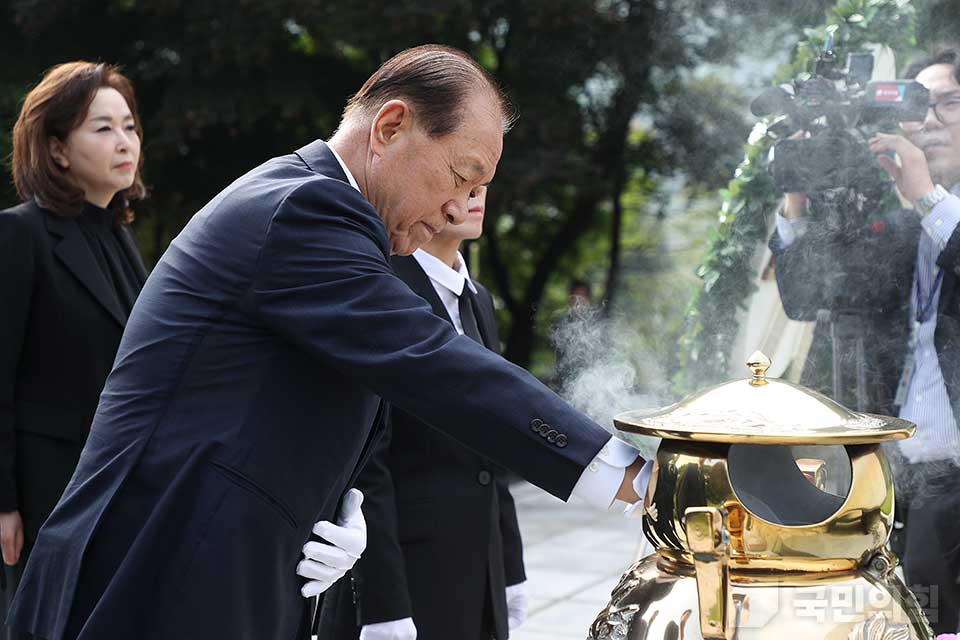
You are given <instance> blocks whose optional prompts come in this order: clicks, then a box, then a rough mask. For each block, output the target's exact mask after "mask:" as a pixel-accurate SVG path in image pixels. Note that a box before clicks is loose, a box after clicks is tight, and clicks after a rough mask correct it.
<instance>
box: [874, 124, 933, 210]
mask: <svg viewBox="0 0 960 640" xmlns="http://www.w3.org/2000/svg"><path fill="white" fill-rule="evenodd" d="M870 151H872V152H874V153H877V154H881V155H878V156H877V161H878V162H879V163H880V166H881V167H883V169H884V170H885V171H886V172H887V173H889V174H890V177H891V178H893V179H894V180H895V181H896V182H897V188H898V189H899V190H900V193H902V194H903V197H904V198H907V199H908V200H910V202H916V201H917V200H919V199H920V198H922V197H923V196H925V195H927V194H928V193H930V192H931V191H933V190H934V188H935V185H934V184H933V178H931V177H930V168H929V167H928V166H927V157H926V156H925V155H924V154H923V150H922V149H921V148H920V147H918V146H916V145H915V144H913V143H912V142H910V141H909V140H907V139H906V138H904V137H903V136H899V135H895V134H889V133H878V134H877V135H875V136H874V137H873V138H871V139H870ZM885 151H893V152H895V153H896V154H897V155H898V156H899V157H900V165H899V166H898V165H897V163H896V161H895V160H894V159H893V158H891V157H890V156H888V155H883V152H885Z"/></svg>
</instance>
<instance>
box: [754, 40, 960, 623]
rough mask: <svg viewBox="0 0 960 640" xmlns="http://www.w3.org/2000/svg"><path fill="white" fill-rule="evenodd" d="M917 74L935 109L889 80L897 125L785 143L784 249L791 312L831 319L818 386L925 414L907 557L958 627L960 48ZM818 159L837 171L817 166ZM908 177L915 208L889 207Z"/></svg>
mask: <svg viewBox="0 0 960 640" xmlns="http://www.w3.org/2000/svg"><path fill="white" fill-rule="evenodd" d="M822 60H823V59H822ZM849 70H850V68H848V70H847V73H848V74H849ZM818 71H819V69H818ZM827 71H828V72H829V68H827ZM818 75H819V74H818ZM904 77H905V78H908V79H915V80H916V81H917V82H918V83H919V84H920V85H922V86H923V87H925V88H926V89H927V90H929V98H926V99H925V100H924V102H926V104H922V103H921V109H920V111H921V115H917V116H912V115H909V113H908V111H909V105H910V103H912V102H913V101H915V100H916V99H918V98H917V96H922V95H923V92H919V93H918V89H917V86H916V85H911V84H909V83H907V82H903V81H896V82H891V83H886V84H887V85H888V86H889V87H894V86H896V87H898V95H899V96H900V98H901V100H900V105H901V106H898V107H894V108H891V109H888V110H887V113H888V115H889V114H891V113H894V112H896V110H898V109H901V108H902V109H903V111H902V112H901V113H900V116H899V120H900V122H899V127H898V128H897V130H890V129H889V128H886V130H885V127H884V126H883V123H881V122H879V121H877V122H875V123H874V125H875V127H874V130H873V131H871V132H870V135H869V137H867V138H866V139H864V140H862V141H859V140H857V138H858V135H859V134H862V133H863V132H864V130H865V129H864V128H863V127H858V126H857V125H858V124H863V121H862V120H861V121H860V122H859V123H856V122H855V123H852V124H853V126H852V127H850V126H848V125H850V124H851V123H850V122H844V123H842V125H841V126H837V125H836V123H834V124H833V126H830V125H827V126H823V125H822V122H823V121H824V120H830V114H829V113H828V114H825V116H824V117H822V118H820V119H819V120H813V121H811V122H809V123H803V122H800V121H798V120H801V119H797V118H794V119H792V120H793V123H794V124H795V125H799V126H796V128H795V131H800V132H809V133H799V134H795V135H794V136H793V139H791V140H788V141H785V143H786V144H784V143H781V144H783V146H782V147H781V146H780V145H778V148H777V149H776V157H775V160H774V175H775V178H776V179H777V182H778V185H779V186H780V187H781V190H782V191H784V192H785V197H784V202H783V207H782V210H781V211H780V212H779V213H778V216H777V232H776V234H775V235H774V237H773V238H772V239H771V249H772V250H773V252H774V255H775V258H776V277H777V284H778V286H779V289H780V295H781V298H782V301H783V306H784V309H785V310H786V312H787V315H788V316H790V317H791V318H793V319H796V320H817V321H818V324H817V333H818V334H819V338H825V339H818V338H817V337H815V339H814V344H815V345H820V346H819V347H817V348H814V349H813V350H812V352H811V355H810V358H809V359H808V362H807V363H806V364H805V367H804V374H805V377H806V378H807V380H806V381H805V382H806V383H808V384H814V383H819V386H821V387H822V388H823V389H824V390H825V391H826V392H827V393H830V394H831V395H834V396H839V397H838V398H837V399H838V400H840V401H842V402H845V403H848V404H853V405H854V406H858V408H860V409H861V410H866V411H873V412H880V413H892V414H893V415H899V416H901V417H903V418H905V419H908V420H910V421H912V422H915V423H916V424H917V434H916V436H915V437H913V438H911V439H908V440H905V441H902V442H901V443H898V450H899V453H900V454H902V458H903V464H902V465H901V467H900V469H899V473H898V484H902V485H903V489H906V490H905V491H904V490H901V491H900V494H899V495H900V497H903V498H906V500H904V503H905V504H898V509H899V511H898V520H899V519H901V518H900V517H899V516H900V515H905V516H906V517H905V519H904V521H905V524H906V528H905V530H904V539H903V546H902V548H901V549H900V552H901V554H902V558H903V562H904V570H905V573H906V578H907V582H908V584H911V585H913V588H914V591H915V593H917V595H918V599H919V600H920V602H921V605H923V606H924V607H925V608H926V610H927V612H928V615H929V617H930V622H931V624H932V625H933V627H934V629H935V630H937V632H938V633H943V632H955V631H956V630H957V628H958V626H960V621H958V619H960V585H958V583H957V581H958V578H960V532H958V527H957V523H958V520H960V466H957V463H958V461H960V432H958V427H957V425H958V415H960V413H958V410H960V287H958V282H957V279H958V275H960V233H958V232H957V226H958V223H960V198H958V197H957V194H960V50H956V49H954V50H948V51H945V52H943V53H942V54H940V55H937V56H935V57H932V58H930V59H927V60H924V61H922V62H919V63H916V64H913V65H911V66H910V67H909V68H908V69H907V71H906V72H905V73H904ZM826 79H827V80H832V81H834V82H835V79H831V78H829V77H827V78H826ZM844 80H847V81H849V80H850V78H849V75H847V77H846V78H845V79H844ZM820 84H821V85H822V86H827V84H828V83H826V82H824V83H820ZM847 84H848V86H849V84H850V83H849V82H848V83H847ZM854 84H855V83H854ZM880 84H884V83H880ZM873 90H874V93H872V94H871V93H870V92H869V86H868V91H866V94H867V96H868V97H870V96H872V97H873V98H874V99H875V100H877V101H883V99H885V96H884V94H883V93H881V92H882V91H883V89H882V87H878V86H877V85H876V83H874V87H873ZM908 94H909V95H910V96H913V97H912V98H910V97H908ZM829 97H830V96H829V95H828V96H827V99H828V101H829ZM889 97H890V98H893V93H891V94H890V96H889ZM769 98H770V96H769V95H767V96H766V99H768V100H769ZM798 98H799V99H800V100H802V99H803V96H802V95H800V94H799V93H798V94H797V95H796V96H794V97H793V98H792V100H793V101H796V100H797V99H798ZM814 104H816V100H814ZM838 110H839V109H838ZM827 111H829V109H828V110H827ZM924 111H925V113H924ZM833 119H834V121H836V117H834V118H833ZM789 120H790V118H787V119H786V120H785V122H787V121H789ZM880 120H884V118H883V117H881V118H880ZM818 124H819V125H820V128H819V130H817V125H818ZM811 125H813V127H812V128H813V129H814V130H813V131H811ZM828 130H832V131H839V132H842V133H840V134H839V135H836V136H834V138H833V140H835V141H839V142H835V144H834V145H833V147H832V148H833V151H834V153H833V154H831V153H830V150H831V146H830V145H829V144H824V143H823V141H822V140H823V139H827V140H829V139H830V138H829V137H826V136H827V134H826V133H825V132H826V131H828ZM818 141H819V142H818ZM858 142H861V144H860V145H858V144H857V143H858ZM797 148H800V149H801V152H797ZM803 148H806V150H807V151H808V152H809V151H814V152H817V153H803V152H802V149H803ZM818 158H819V161H820V162H821V165H820V166H821V167H822V166H823V164H826V165H827V166H828V169H827V170H821V171H819V172H818V171H817V170H816V166H813V167H812V166H811V161H814V160H817V159H818ZM797 167H800V168H799V169H797ZM881 170H882V173H881ZM884 175H886V176H889V178H883V176H884ZM893 183H895V186H896V190H897V191H899V194H900V196H901V198H902V199H903V200H905V201H907V202H909V203H911V204H912V207H911V208H909V209H907V208H903V207H899V206H896V205H895V204H893V205H890V204H887V203H888V202H889V201H890V196H892V195H893V194H894V190H893V188H892V187H893ZM894 202H895V200H894ZM827 364H829V366H825V365H827ZM813 372H820V373H819V374H816V373H813ZM811 377H814V378H816V379H815V380H811V379H810V378H811ZM851 398H852V399H853V402H851ZM904 507H906V508H904ZM904 511H906V513H905V514H903V512H904Z"/></svg>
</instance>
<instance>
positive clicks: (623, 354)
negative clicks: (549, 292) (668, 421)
mask: <svg viewBox="0 0 960 640" xmlns="http://www.w3.org/2000/svg"><path fill="white" fill-rule="evenodd" d="M553 339H554V343H555V345H556V348H557V373H558V375H559V378H560V394H561V395H562V396H563V397H564V398H565V399H566V400H567V401H568V402H569V403H570V404H572V405H573V406H575V407H576V408H577V409H579V410H580V411H583V412H584V413H585V414H587V415H588V416H590V417H591V418H592V419H593V420H595V421H596V422H597V423H598V424H600V425H602V426H603V427H604V428H606V429H608V430H609V431H611V432H614V433H617V434H618V436H619V437H620V438H622V439H624V440H626V441H628V442H630V443H631V444H633V445H634V446H636V447H637V448H639V449H640V452H641V455H643V457H644V458H650V457H651V456H652V455H654V453H655V452H656V448H657V445H658V444H659V440H658V439H657V438H652V437H645V436H639V435H635V434H625V433H621V432H617V430H616V428H615V427H614V424H613V418H614V416H616V415H617V414H619V413H622V412H624V411H632V410H637V409H654V408H656V407H659V406H662V405H663V404H666V402H664V401H663V400H662V399H663V398H664V397H665V395H666V388H667V382H668V380H667V377H666V376H665V375H664V374H663V372H662V371H661V369H660V366H659V365H658V364H657V362H656V359H655V358H654V356H653V355H652V353H653V352H652V350H651V349H648V348H646V347H645V345H644V341H643V338H642V337H641V336H640V334H639V333H637V332H636V331H635V330H633V329H632V328H631V327H630V323H629V321H628V320H627V319H626V318H622V317H621V318H618V317H613V318H609V319H608V318H604V317H602V314H601V312H600V310H599V309H597V308H595V307H589V306H579V307H576V308H574V309H572V310H571V311H570V313H569V314H568V315H567V316H566V317H565V318H564V319H563V321H561V322H560V323H559V325H558V326H557V327H556V329H555V330H554V333H553Z"/></svg>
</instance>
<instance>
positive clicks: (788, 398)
mask: <svg viewBox="0 0 960 640" xmlns="http://www.w3.org/2000/svg"><path fill="white" fill-rule="evenodd" d="M769 365H770V361H769V360H768V359H767V358H766V356H764V355H763V354H762V353H759V352H757V353H755V354H754V355H753V356H751V358H750V360H749V361H748V365H747V366H748V367H749V368H750V369H751V371H752V373H753V375H752V377H750V378H747V379H741V380H733V381H730V382H725V383H722V384H719V385H716V386H713V387H709V388H707V389H704V390H703V391H700V392H697V393H695V394H693V395H690V396H688V397H687V398H685V399H683V400H681V401H680V402H678V403H676V404H673V405H670V406H668V407H665V408H662V409H656V410H653V411H628V412H626V413H622V414H620V415H618V416H616V417H615V418H614V422H615V424H616V426H617V428H618V429H620V430H622V431H626V432H629V433H639V434H643V435H650V436H657V437H660V438H666V439H670V440H689V441H695V442H727V443H737V442H747V443H751V444H786V445H801V444H810V445H814V444H816V445H824V444H868V443H875V442H883V441H887V440H901V439H904V438H909V437H910V436H911V435H913V432H914V430H915V429H916V427H915V426H914V424H913V423H912V422H908V421H906V420H901V419H899V418H891V417H887V416H879V415H873V414H869V413H858V412H856V411H851V410H850V409H847V408H845V407H843V406H842V405H840V404H838V403H836V402H834V401H833V400H831V399H830V398H828V397H826V396H825V395H823V394H820V393H818V392H816V391H813V390H811V389H807V388H805V387H801V386H799V385H795V384H792V383H790V382H787V381H785V380H780V379H777V378H767V377H766V375H765V372H766V369H767V367H768V366H769Z"/></svg>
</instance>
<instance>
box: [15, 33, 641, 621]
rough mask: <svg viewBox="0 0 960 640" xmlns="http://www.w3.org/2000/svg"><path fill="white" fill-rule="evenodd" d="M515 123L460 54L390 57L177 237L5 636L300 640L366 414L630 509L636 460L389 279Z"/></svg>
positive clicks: (335, 541)
mask: <svg viewBox="0 0 960 640" xmlns="http://www.w3.org/2000/svg"><path fill="white" fill-rule="evenodd" d="M505 114H506V108H505V106H504V98H503V96H502V95H501V94H500V92H499V90H498V89H497V88H496V86H495V85H494V84H493V82H492V81H491V80H490V79H489V78H488V77H487V76H486V73H485V71H484V70H483V69H482V67H480V66H479V65H478V64H477V63H476V62H475V61H473V60H472V59H471V58H470V57H469V56H467V55H466V54H464V53H463V52H459V51H456V50H453V49H449V48H446V47H438V46H425V47H417V48H415V49H411V50H408V51H404V52H401V53H400V54H398V55H397V56H394V58H392V59H390V60H388V61H387V62H386V63H384V65H383V66H381V67H380V69H378V70H377V71H376V72H375V73H374V74H373V75H372V76H371V77H370V78H369V79H368V80H367V82H366V83H365V84H364V86H363V87H361V88H360V90H359V91H358V92H357V94H356V95H355V96H354V97H353V98H352V99H351V101H350V103H349V104H348V106H347V109H346V110H345V112H344V116H343V120H342V121H341V124H340V127H339V129H338V130H337V132H336V133H335V134H334V136H333V137H332V138H331V139H330V142H329V143H326V142H324V141H322V140H317V141H314V142H312V143H310V144H308V145H307V146H305V147H303V148H301V149H299V150H297V151H296V152H295V153H292V154H289V155H285V156H281V157H278V158H274V159H272V160H269V161H267V162H265V163H264V164H262V165H260V166H259V167H256V168H254V169H252V170H251V171H250V172H248V173H247V174H246V175H244V176H242V177H240V178H239V179H237V180H236V181H234V182H233V184H231V185H230V186H228V187H227V188H226V189H224V190H223V191H222V192H221V193H219V194H218V195H217V196H216V197H214V198H213V200H211V201H210V202H209V203H208V204H207V205H206V206H205V207H204V208H203V209H202V210H200V211H199V212H198V213H197V214H196V215H195V216H194V217H193V218H192V219H191V220H190V222H189V223H188V224H187V226H186V227H185V228H184V229H183V231H182V232H181V233H180V235H179V236H177V238H176V239H175V240H174V241H173V242H172V243H171V244H170V247H169V248H168V249H167V251H166V252H165V253H164V255H163V257H162V258H161V259H160V261H159V263H158V264H157V266H156V268H155V269H154V270H153V272H152V274H151V275H150V278H149V279H148V280H147V283H146V285H145V286H144V288H143V291H142V293H141V295H140V297H139V299H138V300H137V304H136V306H134V308H133V312H132V313H131V315H130V319H129V321H128V323H127V327H126V331H125V332H124V335H123V339H122V341H121V344H120V350H119V352H118V353H117V359H116V362H115V364H114V368H113V371H112V372H111V373H110V376H109V378H108V379H107V383H106V386H105V388H104V390H103V393H102V395H101V397H100V405H99V407H98V408H97V413H96V416H95V417H94V420H93V426H92V428H91V431H90V436H89V438H88V440H87V444H86V447H85V448H84V450H83V454H82V455H81V458H80V464H79V466H78V467H77V471H76V473H75V474H74V476H73V478H72V479H71V481H70V484H69V485H68V486H67V488H66V490H65V492H64V494H63V497H62V498H61V499H60V502H59V503H58V504H57V506H56V508H55V509H54V510H53V513H52V514H51V515H50V517H49V518H48V519H47V521H46V523H45V524H44V526H43V528H42V529H41V530H40V534H39V537H38V540H37V544H36V546H35V548H34V551H33V555H32V556H31V558H30V561H29V563H28V564H27V567H26V570H25V572H24V575H23V579H22V582H21V584H20V588H19V590H18V592H17V596H16V599H15V600H14V603H13V608H12V611H11V615H10V618H9V622H10V624H12V626H13V627H14V628H15V629H18V630H20V631H25V632H28V633H32V634H33V635H34V636H36V637H40V638H45V639H46V640H63V639H67V640H73V639H74V638H77V639H79V640H101V639H102V638H138V639H139V640H155V639H156V640H159V639H163V640H168V639H172V638H177V640H193V639H198V640H199V639H203V640H209V639H210V638H230V639H231V640H272V639H274V638H276V639H278V640H292V639H294V638H305V637H307V635H308V632H309V620H308V617H307V606H306V601H305V600H304V598H303V597H302V594H303V595H316V594H317V593H320V592H322V591H323V590H325V589H326V588H328V587H329V586H330V585H331V584H332V583H333V582H334V581H335V580H336V579H337V578H338V577H339V576H340V575H342V572H343V571H344V570H346V569H348V568H350V566H352V565H353V563H354V562H355V561H356V558H357V557H358V556H359V555H360V553H361V552H362V551H363V548H364V547H365V544H366V541H365V533H364V532H365V526H364V525H363V523H362V518H361V516H360V511H359V499H358V496H357V495H356V493H355V492H354V491H352V490H351V491H349V492H347V497H346V498H345V499H344V500H343V506H342V508H341V507H340V506H339V505H340V503H341V498H342V497H343V496H344V492H345V491H347V489H348V488H349V487H351V486H352V485H353V483H354V480H355V477H356V476H355V471H356V470H357V469H359V468H361V467H362V465H363V462H364V459H365V457H366V454H367V452H368V451H369V450H370V446H371V444H372V442H373V441H374V440H375V437H372V436H373V434H375V433H376V429H375V425H376V424H377V423H378V421H379V418H378V416H379V415H380V414H381V412H380V411H379V407H380V406H381V399H382V400H385V401H388V402H390V403H392V404H393V405H395V406H399V407H401V408H402V409H404V410H406V411H408V412H410V413H411V414H413V415H416V416H417V417H419V418H420V419H421V420H423V421H424V422H426V423H428V424H432V425H434V426H436V427H437V428H439V429H442V430H444V431H445V432H446V433H449V434H450V435H452V436H454V437H455V438H457V439H458V440H461V441H462V442H463V443H465V444H466V445H468V446H470V447H471V448H473V449H475V450H477V451H478V452H480V453H483V454H485V455H487V456H489V457H490V458H492V459H493V460H495V461H497V462H499V463H501V464H503V465H504V466H505V467H507V468H509V469H512V470H515V471H517V472H518V473H520V474H521V475H524V476H525V477H527V478H528V479H529V480H530V481H531V482H533V483H534V484H536V485H537V486H539V487H541V488H543V489H544V490H546V491H549V492H551V493H553V494H554V495H556V496H558V497H560V498H563V499H566V498H567V497H568V496H570V495H571V493H577V495H580V496H582V497H585V498H587V499H588V500H589V501H591V502H593V503H594V504H597V505H598V506H603V507H607V506H609V505H610V503H612V501H613V499H614V498H615V497H618V498H620V499H622V500H626V501H628V502H635V501H637V500H638V496H637V491H636V489H635V488H634V480H635V479H636V478H637V477H638V474H639V472H640V468H641V466H642V464H643V461H642V460H639V458H638V457H637V454H636V451H635V450H633V449H632V448H631V447H629V446H627V445H625V444H624V443H622V442H621V441H619V440H616V439H613V440H612V439H611V438H610V435H609V434H608V433H607V432H606V431H605V430H603V429H602V428H601V427H599V426H598V425H596V424H595V423H593V422H592V421H591V420H589V419H588V418H587V417H586V416H584V415H582V414H580V413H579V412H577V411H576V410H574V409H573V408H572V407H570V406H569V405H567V404H566V403H565V402H563V401H562V400H561V399H560V398H558V397H557V396H556V395H554V394H553V393H551V392H550V391H549V390H548V389H547V388H546V387H544V386H543V385H542V384H540V383H539V382H538V381H537V380H536V379H535V378H533V377H532V376H530V374H528V373H527V372H525V371H523V370H522V369H520V368H519V367H515V366H513V365H511V364H510V363H508V362H506V361H505V360H503V359H502V358H501V357H500V356H498V355H496V354H494V353H493V352H491V351H489V350H487V349H485V348H483V347H482V346H481V345H479V344H477V343H476V342H474V341H473V340H471V339H470V338H466V337H464V336H458V335H457V333H456V331H454V329H453V327H452V326H450V324H449V323H447V322H444V321H443V320H440V319H439V318H437V317H436V316H435V315H434V314H433V312H432V311H431V309H430V307H429V306H428V305H427V304H426V303H425V302H424V301H423V299H421V298H419V297H418V296H416V295H415V294H414V293H413V292H411V291H410V288H409V287H408V286H407V285H406V284H404V283H403V282H402V281H401V280H400V279H399V278H397V276H396V274H395V273H394V272H393V269H392V268H391V266H390V262H389V258H390V255H391V254H399V255H406V254H409V253H412V252H413V251H414V250H415V249H417V248H418V247H419V246H421V245H422V244H424V243H425V242H427V241H428V240H429V239H430V238H432V237H433V236H434V235H436V234H437V233H438V232H440V231H441V230H442V229H443V228H444V227H445V226H446V225H447V224H448V223H453V224H459V223H461V222H463V220H464V219H465V217H466V214H467V209H466V204H467V199H468V198H469V195H470V192H471V191H472V190H474V189H476V188H477V187H479V186H481V185H483V184H486V183H488V182H489V181H490V180H491V179H492V178H493V174H494V172H495V170H496V165H497V163H498V161H499V159H500V152H501V149H502V145H503V132H504V129H505V125H506V123H507V119H506V116H505ZM334 519H336V520H337V523H338V524H337V525H334V524H332V522H331V521H332V520H334ZM318 521H319V522H318ZM314 523H316V524H314ZM311 532H313V533H315V534H317V535H319V536H321V537H322V538H323V539H324V540H326V541H327V542H329V543H330V544H324V543H322V542H309V543H307V541H308V539H309V537H310V534H311ZM305 543H306V544H305ZM304 556H306V558H304ZM325 568H328V569H330V571H325ZM298 572H299V574H300V575H302V576H303V577H305V578H307V579H308V580H310V582H308V583H307V584H304V583H303V581H302V580H301V579H300V578H299V577H298Z"/></svg>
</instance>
